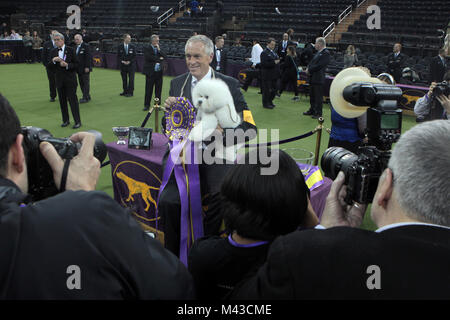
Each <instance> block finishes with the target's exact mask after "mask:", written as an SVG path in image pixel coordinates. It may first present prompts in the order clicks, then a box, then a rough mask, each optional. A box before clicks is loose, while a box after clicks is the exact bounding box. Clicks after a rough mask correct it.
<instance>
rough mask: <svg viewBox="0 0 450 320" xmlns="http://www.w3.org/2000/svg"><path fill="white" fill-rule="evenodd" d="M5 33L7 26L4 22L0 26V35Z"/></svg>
mask: <svg viewBox="0 0 450 320" xmlns="http://www.w3.org/2000/svg"><path fill="white" fill-rule="evenodd" d="M5 32H8V25H7V24H6V22H3V23H2V25H1V26H0V34H2V35H3V34H4V33H5Z"/></svg>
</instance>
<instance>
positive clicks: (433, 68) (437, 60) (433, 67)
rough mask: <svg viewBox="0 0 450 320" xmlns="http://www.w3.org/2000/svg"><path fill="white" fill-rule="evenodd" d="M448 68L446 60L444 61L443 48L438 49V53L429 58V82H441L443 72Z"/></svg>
mask: <svg viewBox="0 0 450 320" xmlns="http://www.w3.org/2000/svg"><path fill="white" fill-rule="evenodd" d="M447 69H448V65H447V61H445V49H444V48H442V49H440V50H439V54H438V55H437V56H436V57H434V58H433V59H432V60H431V63H430V77H431V79H430V80H431V81H430V82H441V81H442V80H443V79H444V74H445V72H446V71H447Z"/></svg>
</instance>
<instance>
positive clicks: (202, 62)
mask: <svg viewBox="0 0 450 320" xmlns="http://www.w3.org/2000/svg"><path fill="white" fill-rule="evenodd" d="M185 55H186V64H187V67H188V69H189V72H187V73H185V74H182V75H180V76H178V77H176V78H174V79H172V81H171V82H170V90H169V97H168V98H167V99H166V101H165V102H164V107H165V108H166V109H170V108H171V107H172V105H173V104H174V103H175V102H176V97H185V98H187V99H188V100H189V101H190V102H191V103H194V101H192V90H193V88H194V87H195V85H196V84H197V83H198V82H199V81H200V80H202V79H211V78H212V79H220V80H223V81H224V82H225V83H226V84H227V86H228V88H229V89H230V93H231V96H232V97H233V102H234V106H235V108H236V112H237V113H238V114H239V115H240V117H241V119H243V120H242V123H241V124H240V125H239V126H238V127H237V128H235V129H234V130H238V129H241V130H243V131H244V132H247V133H248V134H247V135H248V138H249V139H253V138H254V137H255V136H256V126H255V125H254V123H252V122H253V121H252V120H248V119H247V118H246V117H245V116H244V111H245V112H246V113H247V112H248V113H249V110H248V107H247V103H246V102H245V99H244V96H243V95H242V92H241V91H240V85H239V81H238V80H237V79H234V78H231V77H228V76H226V75H223V74H221V73H219V72H216V71H214V70H213V68H211V67H210V63H211V61H212V59H213V56H214V45H213V43H212V41H211V40H210V39H209V38H208V37H206V36H204V35H197V36H193V37H191V38H190V39H189V40H188V41H187V43H186V46H185ZM250 118H251V117H250ZM246 120H247V121H249V122H247V121H246ZM162 124H163V127H164V126H165V119H164V118H163V123H162ZM224 129H225V128H221V127H220V126H218V127H217V130H219V131H220V132H222V133H223V134H224V133H225V130H224ZM228 130H230V129H228ZM252 130H253V131H252ZM224 145H225V136H224ZM228 168H229V165H226V164H223V165H222V164H212V165H206V164H201V165H199V171H200V184H201V192H202V195H206V194H210V195H212V194H217V193H218V187H220V182H221V181H222V178H223V176H224V175H225V173H226V171H227V169H228ZM202 203H203V205H205V201H203V202H202ZM158 212H159V214H160V217H161V225H162V228H163V230H164V233H165V235H164V237H165V246H166V248H167V249H169V250H170V251H172V252H173V253H174V254H176V255H178V254H179V252H180V246H179V245H180V212H181V203H180V196H179V191H178V187H177V183H176V180H175V178H174V175H173V174H172V176H171V177H170V180H169V182H168V184H167V185H166V187H165V188H164V190H163V191H162V192H161V194H160V198H159V203H158ZM210 219H211V220H214V217H211V216H209V215H208V214H207V213H206V216H205V219H204V220H203V223H204V225H205V235H206V234H209V233H211V232H217V230H215V229H214V228H211V225H215V224H213V223H211V224H209V223H208V222H205V220H208V221H211V220H210ZM220 223H221V221H219V226H220Z"/></svg>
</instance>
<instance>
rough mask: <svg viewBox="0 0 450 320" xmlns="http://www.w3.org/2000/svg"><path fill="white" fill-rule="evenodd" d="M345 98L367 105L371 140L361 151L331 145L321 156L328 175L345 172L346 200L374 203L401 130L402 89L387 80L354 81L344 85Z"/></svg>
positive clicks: (354, 103) (368, 135) (356, 104)
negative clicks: (374, 81)
mask: <svg viewBox="0 0 450 320" xmlns="http://www.w3.org/2000/svg"><path fill="white" fill-rule="evenodd" d="M343 96H344V98H345V100H347V101H348V102H350V103H352V104H353V105H355V106H367V105H369V106H370V108H369V109H367V137H368V144H367V145H366V146H362V147H359V149H358V152H357V154H354V153H353V152H350V151H348V150H346V149H344V148H340V147H331V148H328V149H327V150H325V152H324V154H323V155H322V159H321V166H322V169H323V171H324V173H325V175H326V176H327V177H329V178H330V179H333V180H334V179H336V177H337V175H338V173H339V171H343V172H344V174H345V184H346V185H347V195H346V198H345V201H346V202H347V203H348V204H352V203H353V202H354V201H355V202H358V203H362V204H367V203H371V202H372V200H373V197H374V195H375V191H376V189H377V187H378V181H379V178H380V176H381V174H382V173H383V171H384V170H385V169H386V168H387V165H388V162H389V158H390V156H391V151H390V149H391V147H392V144H393V143H395V142H397V141H398V139H399V138H400V134H401V125H402V111H401V110H400V109H398V108H397V101H398V99H400V97H401V96H402V91H401V89H399V88H397V87H395V86H391V85H385V84H371V83H354V84H352V85H350V86H348V87H346V88H345V89H344V92H343Z"/></svg>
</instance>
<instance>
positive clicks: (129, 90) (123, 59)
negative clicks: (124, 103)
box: [117, 34, 136, 97]
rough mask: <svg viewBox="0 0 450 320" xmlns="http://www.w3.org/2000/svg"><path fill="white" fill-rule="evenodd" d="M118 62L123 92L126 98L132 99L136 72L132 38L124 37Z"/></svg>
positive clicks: (118, 52)
mask: <svg viewBox="0 0 450 320" xmlns="http://www.w3.org/2000/svg"><path fill="white" fill-rule="evenodd" d="M117 60H118V63H117V64H118V65H119V69H120V75H121V76H122V86H123V92H122V93H121V94H120V95H121V96H125V97H132V96H133V92H134V73H135V72H136V48H135V46H134V45H133V44H131V36H130V35H129V34H125V35H124V36H123V44H120V45H119V48H118V49H117Z"/></svg>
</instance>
